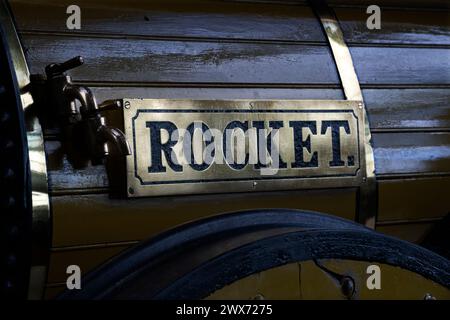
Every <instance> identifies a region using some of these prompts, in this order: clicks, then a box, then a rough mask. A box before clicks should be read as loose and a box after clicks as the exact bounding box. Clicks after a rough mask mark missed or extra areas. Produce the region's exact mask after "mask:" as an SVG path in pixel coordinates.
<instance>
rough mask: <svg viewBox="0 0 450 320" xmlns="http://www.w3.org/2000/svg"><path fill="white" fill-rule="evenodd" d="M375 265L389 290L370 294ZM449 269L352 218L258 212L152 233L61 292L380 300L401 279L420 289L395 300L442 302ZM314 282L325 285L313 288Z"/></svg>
mask: <svg viewBox="0 0 450 320" xmlns="http://www.w3.org/2000/svg"><path fill="white" fill-rule="evenodd" d="M372 264H376V265H377V266H379V267H380V268H381V271H382V277H383V278H384V279H385V280H386V279H388V280H389V281H384V282H383V283H384V289H386V290H385V291H386V293H383V295H381V293H380V291H383V290H378V291H376V290H375V291H373V292H376V294H375V293H374V294H375V295H372V296H371V295H370V292H369V293H368V290H369V289H368V288H367V286H366V280H367V277H368V275H367V273H366V270H367V267H368V266H370V265H372ZM449 270H450V262H449V261H448V260H446V259H445V258H442V257H440V256H438V255H436V254H434V253H432V252H430V251H428V250H426V249H423V248H421V247H418V246H415V245H412V244H410V243H407V242H404V241H401V240H397V239H394V238H390V237H387V236H384V235H381V234H379V233H376V232H374V231H372V230H369V229H367V228H364V227H362V226H360V225H358V224H355V223H352V222H348V221H345V220H342V219H339V218H335V217H331V216H327V215H323V214H318V213H311V212H302V211H296V210H259V211H248V212H241V213H234V214H227V215H222V216H218V217H214V218H210V219H207V220H204V221H198V222H194V223H190V224H186V225H184V226H181V227H179V228H177V229H174V230H172V231H170V232H168V233H166V234H163V235H161V236H159V237H157V238H154V239H151V240H149V241H148V242H146V243H143V244H141V245H139V246H138V247H136V248H134V249H131V250H130V251H128V252H126V253H125V254H122V255H120V256H119V257H117V258H116V259H114V260H112V261H111V262H109V263H108V264H106V265H105V266H103V267H101V268H100V269H98V270H96V271H94V272H93V273H91V274H90V275H89V276H87V277H86V278H85V279H84V280H83V283H82V290H75V291H67V292H65V293H64V294H63V295H62V296H61V297H60V298H63V299H101V298H103V299H202V298H252V297H269V298H277V297H283V298H340V297H346V298H381V297H389V292H392V288H391V289H389V287H390V286H392V285H397V284H398V283H396V281H397V282H398V281H400V280H401V279H403V280H404V279H408V280H409V281H410V282H411V281H412V283H413V285H412V286H413V287H417V284H418V283H420V286H419V287H418V288H416V289H417V290H416V291H417V292H414V290H410V289H408V290H400V291H398V290H397V291H395V292H396V295H395V297H397V298H411V297H413V298H414V297H415V298H423V297H424V296H425V295H426V294H432V295H433V296H437V297H439V298H440V297H448V294H449V291H448V287H449V286H450V271H449ZM300 278H301V279H300ZM261 279H263V280H261ZM264 279H265V280H264ZM299 280H301V281H299ZM308 281H309V282H311V281H313V282H316V281H318V282H317V284H318V283H321V284H320V285H317V286H314V283H312V285H311V286H310V287H316V289H308ZM327 281H328V282H327ZM280 283H281V286H282V287H283V283H284V287H283V288H284V289H280ZM300 283H303V287H302V285H300ZM292 284H294V285H293V286H292ZM305 286H306V287H305ZM264 288H265V289H264ZM349 288H351V289H349ZM314 290H315V291H314ZM333 290H334V291H333ZM276 292H278V293H276ZM330 292H331V293H333V292H335V293H336V294H335V295H333V294H331V296H330Z"/></svg>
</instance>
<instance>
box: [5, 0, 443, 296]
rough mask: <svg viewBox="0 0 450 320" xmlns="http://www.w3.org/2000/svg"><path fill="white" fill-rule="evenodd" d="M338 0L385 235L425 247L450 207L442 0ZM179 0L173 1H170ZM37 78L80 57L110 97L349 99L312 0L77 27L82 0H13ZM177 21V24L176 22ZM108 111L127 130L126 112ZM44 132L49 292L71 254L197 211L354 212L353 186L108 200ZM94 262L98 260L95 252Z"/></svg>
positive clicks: (181, 4)
mask: <svg viewBox="0 0 450 320" xmlns="http://www.w3.org/2000/svg"><path fill="white" fill-rule="evenodd" d="M369 2H370V1H368V2H367V1H364V2H361V1H352V0H348V1H330V2H329V3H330V5H331V6H332V7H333V8H334V11H335V13H336V16H337V18H338V20H339V23H340V25H341V28H342V30H343V34H344V38H345V41H346V42H347V44H348V46H349V49H350V53H351V55H352V58H353V63H354V65H355V69H356V73H357V75H358V78H359V81H360V85H361V88H362V93H363V96H364V102H365V107H366V110H367V112H368V117H369V121H370V129H371V131H372V137H373V147H374V156H375V166H376V176H377V181H378V216H377V223H378V225H377V229H378V230H380V231H381V232H385V233H387V234H391V235H395V236H397V237H400V238H403V239H406V240H409V241H414V242H420V241H421V240H422V239H423V237H424V235H426V234H427V232H428V231H429V230H430V229H431V227H432V225H433V223H434V222H436V221H439V220H440V219H441V218H442V217H444V216H445V215H447V214H448V213H449V212H450V202H449V201H448V199H447V197H448V195H447V193H448V192H447V191H448V190H449V188H450V151H449V150H450V112H449V110H450V105H449V103H450V28H449V19H448V17H449V11H448V4H447V2H445V1H400V0H398V1H378V2H379V4H380V6H381V7H382V10H383V13H382V19H383V20H382V23H383V27H382V28H381V30H377V31H376V32H375V31H373V30H368V29H367V28H366V24H365V23H366V18H367V14H366V11H365V10H366V8H367V4H372V3H369ZM167 3H169V4H170V5H168V4H167ZM10 4H11V8H12V10H13V13H14V16H15V20H16V23H17V28H18V31H19V35H20V37H21V40H22V45H23V47H24V50H25V53H26V56H27V60H28V63H29V68H30V70H31V73H34V74H37V73H43V70H44V68H45V66H46V65H48V64H49V63H52V62H62V61H65V60H67V59H70V58H72V57H74V56H78V55H82V56H83V57H84V58H85V60H86V63H85V65H84V66H82V67H79V68H77V69H74V70H72V71H71V72H70V74H71V75H72V77H73V79H74V81H75V82H76V83H77V84H82V85H87V86H89V87H90V88H91V89H92V91H93V92H94V94H95V95H96V97H97V99H98V100H99V101H103V100H107V99H114V98H117V99H121V98H124V97H128V98H136V99H137V98H146V99H193V100H199V99H209V100H210V99H217V100H235V99H254V100H256V99H262V100H270V99H274V100H282V99H292V100H307V99H322V100H323V99H330V100H342V99H343V93H342V90H341V84H340V80H339V75H338V73H337V70H336V67H335V63H334V60H333V56H332V53H331V51H330V48H329V46H328V44H327V40H326V37H325V36H324V34H323V31H322V29H321V25H320V23H319V20H318V19H317V17H316V16H315V14H314V12H313V10H312V9H311V8H310V6H309V5H308V4H307V3H306V2H304V1H282V2H280V1H264V2H260V1H259V2H258V1H200V0H198V1H189V4H187V3H186V1H178V0H171V1H133V2H126V1H116V0H114V1H104V0H96V1H87V0H80V1H77V4H78V5H79V6H80V7H82V10H83V22H82V23H83V25H82V28H81V30H67V28H66V27H65V19H66V15H65V14H64V13H65V8H66V7H67V6H68V5H70V4H72V1H68V0H67V1H66V0H64V1H51V0H43V1H34V2H32V3H30V2H29V1H23V0H11V1H10ZM174 21H176V23H174ZM106 118H107V120H108V122H109V123H113V124H114V125H115V126H117V127H119V128H120V126H123V119H122V118H121V116H120V112H108V113H107V115H106ZM45 133H46V142H45V147H46V153H47V164H48V171H49V188H50V194H51V204H52V214H53V225H54V227H53V229H54V231H53V247H54V248H53V251H52V258H51V264H50V273H49V278H48V286H49V288H48V294H49V296H51V295H53V294H55V293H56V292H58V290H61V288H62V285H63V284H64V283H63V281H64V276H65V273H64V268H65V264H66V261H68V260H71V261H72V260H73V261H75V260H76V261H79V264H80V266H81V268H82V269H83V270H85V271H87V270H90V269H91V268H94V267H95V266H97V265H99V264H101V263H102V262H104V261H106V260H107V259H109V258H110V257H112V256H114V255H116V254H117V253H119V252H120V251H122V250H124V249H125V248H127V247H129V246H131V245H132V244H134V243H137V242H138V241H140V240H143V239H146V238H148V237H150V236H152V235H155V234H158V233H160V232H161V231H163V230H166V229H169V228H171V227H173V226H175V225H178V224H181V223H185V222H187V221H191V220H194V219H200V218H204V217H207V216H212V215H216V214H218V213H222V212H231V211H236V210H243V209H254V208H276V207H285V208H295V209H306V210H314V211H319V212H325V213H331V214H333V215H337V216H340V217H344V218H347V219H351V220H354V219H355V215H356V199H357V190H356V189H355V188H342V189H319V190H290V191H271V192H255V193H228V194H222V195H218V194H212V195H186V196H182V197H180V196H178V197H177V196H168V197H154V198H141V199H123V198H122V199H121V198H114V197H110V194H109V187H110V182H109V180H108V175H107V171H106V168H105V167H104V166H103V165H98V166H92V165H88V166H86V167H84V168H76V169H75V168H74V167H73V165H72V164H71V163H70V162H69V161H68V159H67V154H66V153H65V150H64V148H63V147H62V144H61V141H60V140H61V138H60V135H59V134H58V132H54V131H51V130H47V131H45ZM94 258H95V259H94Z"/></svg>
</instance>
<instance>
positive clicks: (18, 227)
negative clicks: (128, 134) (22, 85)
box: [0, 24, 32, 298]
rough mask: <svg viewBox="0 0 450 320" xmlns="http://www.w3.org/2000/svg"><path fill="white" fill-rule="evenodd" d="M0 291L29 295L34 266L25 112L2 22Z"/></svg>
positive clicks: (14, 294) (14, 296) (6, 293)
mask: <svg viewBox="0 0 450 320" xmlns="http://www.w3.org/2000/svg"><path fill="white" fill-rule="evenodd" d="M0 37H1V38H0V155H1V156H0V214H1V219H0V221H1V222H0V223H1V229H0V237H1V240H0V243H1V244H0V259H1V260H0V270H1V272H0V281H1V282H0V292H1V293H0V294H1V295H2V296H3V297H9V298H26V297H27V293H28V281H29V273H30V266H31V223H32V214H31V188H30V171H29V164H28V148H27V140H26V132H25V125H24V114H23V110H22V105H21V103H20V100H19V99H20V94H19V90H18V88H17V79H15V77H14V72H13V69H12V68H13V67H12V62H11V56H10V52H9V50H8V48H7V46H8V43H7V41H6V36H5V33H4V30H3V26H2V25H1V24H0Z"/></svg>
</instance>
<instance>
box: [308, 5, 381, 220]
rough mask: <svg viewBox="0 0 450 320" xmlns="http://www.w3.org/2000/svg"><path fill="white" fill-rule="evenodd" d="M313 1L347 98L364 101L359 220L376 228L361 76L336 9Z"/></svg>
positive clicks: (374, 190)
mask: <svg viewBox="0 0 450 320" xmlns="http://www.w3.org/2000/svg"><path fill="white" fill-rule="evenodd" d="M311 5H312V7H313V9H314V11H315V13H316V14H317V16H318V17H319V20H320V22H321V24H322V27H323V29H324V31H325V34H326V36H327V39H328V42H329V44H330V48H331V52H332V54H333V58H334V61H335V63H336V67H337V70H338V73H339V78H340V79H341V83H342V88H343V91H344V94H345V97H346V99H347V100H357V101H361V107H362V108H363V111H364V119H365V148H364V149H365V158H366V166H365V170H366V172H365V176H366V177H365V179H364V180H363V183H362V184H361V186H360V188H359V192H358V199H357V201H358V204H357V220H358V222H360V223H362V224H364V225H366V226H367V227H369V228H375V220H376V213H377V203H378V201H377V183H376V178H375V159H374V155H373V148H372V145H371V140H372V136H371V133H370V124H369V120H368V117H367V110H366V108H365V105H364V99H363V95H362V92H361V88H360V86H359V81H358V76H357V75H356V72H355V68H354V66H353V61H352V56H351V54H350V50H349V49H348V47H347V44H346V43H345V40H344V36H343V34H342V30H341V28H340V26H339V22H338V21H337V18H336V15H335V14H334V12H333V10H332V9H331V8H330V7H328V5H327V4H326V2H325V1H322V0H319V1H311Z"/></svg>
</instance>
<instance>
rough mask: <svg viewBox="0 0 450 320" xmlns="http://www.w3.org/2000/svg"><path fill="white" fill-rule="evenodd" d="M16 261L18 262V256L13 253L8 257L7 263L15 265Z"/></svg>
mask: <svg viewBox="0 0 450 320" xmlns="http://www.w3.org/2000/svg"><path fill="white" fill-rule="evenodd" d="M16 262H17V258H16V256H15V255H13V254H10V255H9V256H8V257H7V258H6V264H7V265H8V266H9V267H13V266H14V265H15V264H16Z"/></svg>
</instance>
